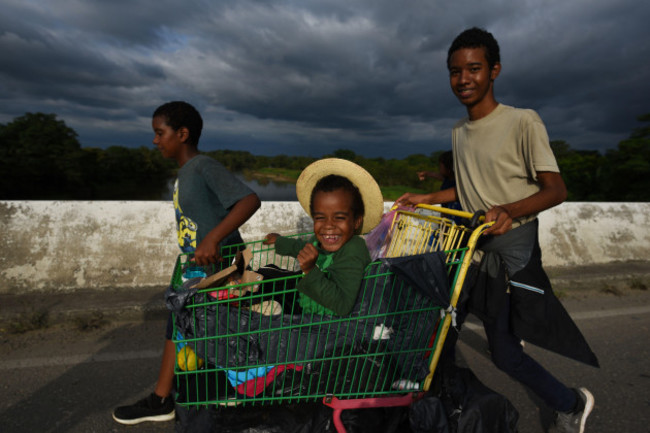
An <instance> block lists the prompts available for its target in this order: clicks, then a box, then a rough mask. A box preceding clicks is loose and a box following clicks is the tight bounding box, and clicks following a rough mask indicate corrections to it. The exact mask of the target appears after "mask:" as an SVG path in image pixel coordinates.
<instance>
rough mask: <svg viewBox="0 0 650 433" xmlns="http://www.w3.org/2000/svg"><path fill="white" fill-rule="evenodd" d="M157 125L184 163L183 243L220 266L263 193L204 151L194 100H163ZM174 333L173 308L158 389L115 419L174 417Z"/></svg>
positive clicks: (164, 145) (160, 137) (158, 136)
mask: <svg viewBox="0 0 650 433" xmlns="http://www.w3.org/2000/svg"><path fill="white" fill-rule="evenodd" d="M152 127H153V131H154V139H153V143H154V144H155V145H156V147H157V148H158V149H159V150H160V153H161V154H162V155H163V156H164V157H165V158H171V159H174V160H175V161H176V162H177V163H178V166H179V170H178V175H177V179H176V182H175V184H174V192H173V203H174V210H175V214H176V230H177V237H178V245H179V247H180V249H181V251H182V252H184V253H193V254H194V260H195V262H196V264H197V265H200V266H206V265H211V264H218V265H219V266H220V265H221V264H222V263H223V262H222V259H221V248H222V247H226V246H228V245H235V244H241V243H243V240H242V238H241V235H240V234H239V231H238V229H239V227H240V226H241V225H242V224H243V223H244V222H246V221H247V220H248V219H249V218H250V217H251V216H252V215H253V214H254V213H255V212H256V211H257V209H259V207H260V204H261V203H260V199H259V197H258V196H257V194H255V193H254V192H253V191H252V190H251V189H250V188H248V187H247V186H246V185H244V184H243V183H242V182H241V181H239V180H238V179H237V178H236V177H235V176H234V175H233V174H232V173H230V172H229V171H228V170H227V169H226V168H225V167H224V166H223V165H221V164H220V163H219V162H218V161H216V160H215V159H213V158H210V157H208V156H206V155H202V154H200V153H199V150H198V144H199V138H200V136H201V131H202V128H203V119H202V118H201V115H200V114H199V112H198V111H197V110H196V109H195V108H194V107H193V106H192V105H190V104H188V103H187V102H183V101H172V102H168V103H166V104H163V105H161V106H160V107H158V108H157V109H156V110H155V111H154V113H153V118H152ZM172 333H173V326H172V318H171V313H170V315H169V317H168V321H167V330H166V334H165V345H164V348H163V354H162V360H161V364H160V369H159V372H158V380H157V382H156V386H155V388H154V391H153V392H152V393H151V394H150V395H148V396H147V397H146V398H144V399H142V400H140V401H138V402H136V403H134V404H132V405H129V406H121V407H118V408H117V409H115V411H114V412H113V418H114V419H115V421H117V422H119V423H121V424H137V423H140V422H143V421H168V420H172V419H174V417H175V409H174V400H173V397H172V395H171V392H172V385H173V380H174V364H175V360H176V347H175V344H174V343H173V342H172Z"/></svg>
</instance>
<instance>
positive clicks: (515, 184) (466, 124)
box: [452, 104, 560, 227]
mask: <svg viewBox="0 0 650 433" xmlns="http://www.w3.org/2000/svg"><path fill="white" fill-rule="evenodd" d="M452 147H453V153H454V169H455V173H456V188H457V191H458V196H459V199H460V203H461V205H462V207H463V209H464V210H467V211H469V212H476V211H477V210H484V211H487V210H488V209H490V208H492V207H494V206H497V205H503V204H507V203H512V202H515V201H518V200H521V199H524V198H526V197H529V196H531V195H533V194H535V193H536V192H538V191H539V190H540V186H539V183H538V179H537V173H538V172H540V171H551V172H559V171H560V170H559V168H558V166H557V162H556V160H555V156H554V155H553V151H552V150H551V146H550V143H549V139H548V134H547V132H546V127H545V126H544V123H543V122H542V119H541V118H540V117H539V115H538V114H537V113H536V112H535V111H533V110H526V109H520V108H514V107H510V106H507V105H503V104H499V105H498V106H497V108H495V109H494V111H492V112H491V113H490V114H489V115H487V116H486V117H483V118H481V119H479V120H476V121H470V120H469V119H468V118H465V119H462V120H460V121H459V122H458V123H457V124H456V125H455V126H454V129H453V131H452ZM535 217H536V215H529V216H526V217H522V218H518V219H517V220H516V221H513V227H516V226H518V225H521V224H523V223H526V222H528V221H531V220H532V219H534V218H535Z"/></svg>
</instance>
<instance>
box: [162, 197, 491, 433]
mask: <svg viewBox="0 0 650 433" xmlns="http://www.w3.org/2000/svg"><path fill="white" fill-rule="evenodd" d="M451 217H460V218H465V219H467V224H466V225H460V224H456V223H455V222H454V221H453V220H452V219H451ZM470 220H471V222H470ZM478 220H479V217H478V216H477V215H472V214H470V213H467V212H462V211H455V210H450V209H446V208H441V207H436V206H427V205H419V206H417V207H416V209H415V210H414V211H412V212H411V211H403V210H398V211H396V212H395V213H394V218H393V222H392V226H391V229H390V231H389V233H388V235H387V236H386V241H385V243H386V244H385V251H386V253H385V257H386V258H395V257H405V256H414V255H419V254H425V253H437V254H438V256H439V257H441V258H442V260H444V263H443V266H444V269H445V270H446V276H447V280H448V283H449V284H448V287H447V288H448V290H449V293H448V294H447V293H445V296H446V295H448V301H445V302H444V303H447V305H444V303H439V302H438V303H436V302H433V301H431V299H429V298H427V297H425V296H423V295H422V294H421V292H419V291H418V290H415V289H414V288H413V287H411V286H409V285H408V284H406V283H405V282H403V281H402V279H400V278H396V276H395V274H394V273H393V272H391V271H390V270H389V269H388V267H387V266H386V264H384V263H382V262H374V263H371V264H370V265H368V267H367V269H366V274H365V277H364V280H363V283H362V287H361V290H360V293H359V301H358V304H357V306H356V307H355V309H354V310H353V312H352V313H351V314H350V315H349V316H346V317H340V316H329V315H315V314H302V313H300V312H299V307H298V306H297V302H295V299H296V295H297V293H296V289H295V285H296V282H297V281H298V279H299V278H302V275H301V274H299V273H298V274H289V275H288V276H283V274H280V276H277V277H273V278H270V279H268V277H267V279H265V280H264V281H263V282H261V281H259V280H257V279H255V278H241V275H242V273H243V271H244V270H243V269H240V272H239V273H237V272H234V273H233V274H232V275H231V277H230V278H228V279H227V280H225V281H224V280H222V281H220V285H219V286H216V287H214V286H211V287H207V288H205V289H196V288H190V289H187V288H186V287H187V286H190V285H191V281H185V280H186V279H185V278H183V273H184V272H185V270H186V268H187V267H188V265H189V261H188V259H187V257H186V256H183V255H181V256H179V259H178V260H177V264H176V268H175V271H174V275H173V277H172V285H171V286H172V287H171V290H170V291H169V292H168V305H169V306H170V307H171V308H172V310H173V312H174V327H175V331H174V335H175V338H174V340H173V341H174V342H175V343H176V346H177V353H178V356H177V364H176V371H175V373H176V388H177V393H178V396H177V403H178V404H181V405H188V406H205V405H213V404H214V405H218V406H236V405H241V406H246V405H272V404H280V403H295V402H309V401H311V402H313V401H317V400H322V401H323V403H324V404H326V405H328V406H330V407H332V408H333V409H334V424H335V426H336V429H337V431H338V432H340V433H341V432H345V428H344V426H343V423H342V421H341V419H340V416H341V411H343V410H345V409H355V408H370V407H392V406H406V405H409V404H411V403H412V402H414V401H416V400H417V399H418V398H420V397H421V396H422V394H423V393H424V392H425V391H427V390H428V389H429V387H430V385H431V381H432V378H433V374H434V372H435V369H436V366H437V364H438V360H439V358H440V353H441V350H442V347H443V344H444V341H445V338H446V336H447V332H448V330H449V327H450V326H451V325H452V320H453V317H454V314H455V307H456V303H457V301H458V298H459V295H460V292H461V289H462V286H463V282H464V280H465V276H466V273H467V270H468V268H469V265H470V262H471V258H472V255H473V252H474V248H475V246H476V242H477V240H478V238H479V236H480V235H481V233H482V232H483V231H484V230H485V229H486V228H487V227H488V226H489V225H490V224H483V225H480V226H479V227H478V228H476V229H472V228H470V227H474V226H475V225H477V223H478ZM243 247H248V248H249V251H252V259H250V253H249V260H250V261H249V260H246V263H245V265H246V267H247V268H252V269H255V270H260V272H261V270H262V269H270V268H272V269H276V268H274V266H276V267H277V268H282V269H298V267H297V262H296V261H295V260H294V259H292V258H290V257H285V256H279V255H276V253H275V250H274V249H273V247H272V246H267V245H263V244H262V241H257V242H252V243H250V244H246V245H244V246H239V247H233V248H232V251H231V253H230V254H225V255H224V258H225V259H226V260H231V259H232V258H233V257H235V256H236V252H237V250H238V249H241V248H243ZM240 256H241V254H240ZM240 258H241V257H240ZM240 262H241V261H240ZM239 266H240V267H241V266H242V265H241V263H239ZM193 270H194V271H195V270H196V269H193ZM206 271H207V273H208V274H209V273H210V270H206ZM249 272H250V271H249ZM443 272H444V271H443ZM186 275H187V274H186ZM285 275H286V274H285ZM248 277H250V275H248ZM188 283H190V284H188ZM447 288H446V289H445V291H446V290H447ZM170 300H171V302H170Z"/></svg>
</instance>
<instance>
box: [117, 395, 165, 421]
mask: <svg viewBox="0 0 650 433" xmlns="http://www.w3.org/2000/svg"><path fill="white" fill-rule="evenodd" d="M174 415H175V413H174V399H172V398H171V397H164V398H161V397H158V396H157V395H156V394H154V393H153V392H152V393H151V394H150V395H149V396H148V397H145V398H143V399H142V400H140V401H138V402H137V403H134V404H132V405H130V406H120V407H118V408H117V409H115V411H114V412H113V419H114V420H115V421H117V422H119V423H120V424H127V425H133V424H138V423H141V422H144V421H158V422H160V421H171V420H173V419H174Z"/></svg>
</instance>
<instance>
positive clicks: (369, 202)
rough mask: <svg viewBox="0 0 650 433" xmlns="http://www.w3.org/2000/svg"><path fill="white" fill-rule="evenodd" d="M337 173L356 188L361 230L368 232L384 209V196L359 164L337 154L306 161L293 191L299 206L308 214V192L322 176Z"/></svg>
mask: <svg viewBox="0 0 650 433" xmlns="http://www.w3.org/2000/svg"><path fill="white" fill-rule="evenodd" d="M330 174H337V175H339V176H343V177H346V178H347V179H349V180H350V182H352V183H353V184H354V186H356V187H357V188H359V192H360V193H361V198H362V199H363V207H364V209H365V215H364V216H363V226H362V227H361V233H368V232H369V231H370V230H372V229H373V228H375V226H376V225H377V224H379V221H381V216H382V215H383V213H384V198H383V197H382V195H381V190H380V189H379V185H377V182H376V181H375V179H374V178H373V177H372V176H371V175H370V173H368V172H367V171H366V170H365V169H364V168H363V167H361V166H359V165H357V164H355V163H354V162H350V161H347V160H345V159H339V158H325V159H321V160H318V161H316V162H313V163H312V164H310V165H308V166H307V168H305V169H304V170H303V171H302V173H301V174H300V177H299V178H298V181H297V182H296V195H297V196H298V201H299V202H300V205H301V206H302V208H303V209H304V210H305V212H307V213H308V214H309V216H311V212H310V211H309V203H310V201H311V192H312V190H313V189H314V186H316V183H317V182H318V181H319V180H320V179H321V178H323V177H325V176H329V175H330Z"/></svg>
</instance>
